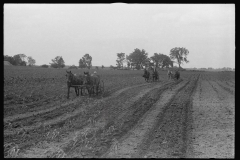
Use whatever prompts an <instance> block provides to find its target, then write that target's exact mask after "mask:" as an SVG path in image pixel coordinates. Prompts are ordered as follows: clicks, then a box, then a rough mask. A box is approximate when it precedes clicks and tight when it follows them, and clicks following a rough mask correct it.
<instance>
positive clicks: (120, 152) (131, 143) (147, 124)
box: [102, 81, 188, 158]
mask: <svg viewBox="0 0 240 160" xmlns="http://www.w3.org/2000/svg"><path fill="white" fill-rule="evenodd" d="M187 83H188V82H187V81H183V82H182V83H179V84H177V85H176V86H173V88H171V89H168V90H167V91H166V92H164V93H162V95H161V97H160V99H159V100H158V101H157V102H156V103H155V104H154V106H153V107H151V109H150V110H149V111H147V112H146V113H145V115H144V116H143V117H142V118H141V119H140V120H139V122H138V124H137V125H136V126H135V127H134V128H132V129H131V130H130V131H128V134H126V135H125V136H124V137H122V138H121V139H120V140H119V141H118V144H117V148H116V149H115V148H114V147H116V146H112V147H111V148H110V149H109V151H108V152H107V154H104V155H103V156H102V157H107V158H110V157H111V158H116V157H118V158H130V157H131V155H133V154H134V153H135V152H137V148H138V146H139V145H140V143H141V142H142V140H143V138H144V136H146V135H147V134H148V132H149V130H150V129H151V128H152V127H153V125H154V123H155V119H156V118H157V115H158V114H159V112H161V111H162V108H163V107H164V105H165V104H166V103H167V102H168V101H169V100H170V99H171V98H172V96H173V95H174V94H175V93H176V92H177V91H178V90H180V89H181V88H182V87H184V86H185V85H186V84H187Z"/></svg>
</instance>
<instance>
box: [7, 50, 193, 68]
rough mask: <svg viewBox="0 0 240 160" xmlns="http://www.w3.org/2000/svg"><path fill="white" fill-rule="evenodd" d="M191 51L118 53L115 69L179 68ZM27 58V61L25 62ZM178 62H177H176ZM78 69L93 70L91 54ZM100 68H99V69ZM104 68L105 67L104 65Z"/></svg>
mask: <svg viewBox="0 0 240 160" xmlns="http://www.w3.org/2000/svg"><path fill="white" fill-rule="evenodd" d="M188 53H189V51H188V50H187V49H186V48H183V47H175V48H173V49H171V50H170V55H169V56H167V55H164V54H162V53H154V55H153V56H151V57H148V53H147V52H146V51H145V50H144V49H142V50H140V49H138V48H136V49H134V51H133V52H132V53H130V54H129V55H125V53H117V60H116V62H117V64H116V66H117V67H113V66H112V67H113V68H119V69H120V68H123V63H127V67H128V68H136V69H142V68H143V67H146V66H156V67H161V68H164V67H167V68H168V67H173V63H177V64H178V65H179V68H180V67H181V64H183V63H184V62H185V63H188V62H189V61H188V60H187V55H188ZM26 58H27V61H26V60H25V59H26ZM174 60H176V61H174ZM4 61H8V62H10V63H11V64H12V65H20V66H26V65H28V66H33V65H35V63H36V61H35V60H34V59H33V58H32V57H31V56H29V57H27V56H26V55H25V54H17V55H14V56H13V57H12V56H8V55H4ZM51 61H52V63H49V64H50V66H51V67H53V68H63V67H65V62H64V60H63V58H62V56H56V57H55V58H54V59H52V60H51ZM78 64H79V65H78V68H88V69H90V68H92V57H91V56H90V54H88V53H86V54H85V55H84V56H83V57H82V58H80V60H79V62H78ZM42 67H49V66H48V65H46V64H44V65H42ZM71 67H74V68H77V67H76V66H74V65H72V66H71ZM97 68H98V67H97ZM102 68H104V66H103V65H102Z"/></svg>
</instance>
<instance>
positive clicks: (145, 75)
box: [143, 68, 150, 82]
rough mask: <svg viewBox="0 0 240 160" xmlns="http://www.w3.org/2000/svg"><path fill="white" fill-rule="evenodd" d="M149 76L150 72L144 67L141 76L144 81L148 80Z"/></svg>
mask: <svg viewBox="0 0 240 160" xmlns="http://www.w3.org/2000/svg"><path fill="white" fill-rule="evenodd" d="M149 76H150V73H149V72H148V71H147V70H146V68H145V69H144V73H143V77H144V78H145V81H146V82H148V80H149Z"/></svg>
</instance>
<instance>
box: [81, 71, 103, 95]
mask: <svg viewBox="0 0 240 160" xmlns="http://www.w3.org/2000/svg"><path fill="white" fill-rule="evenodd" d="M84 75H85V77H86V78H85V79H84V80H85V81H84V82H83V83H84V85H87V90H88V93H89V96H91V95H92V94H94V88H95V87H96V94H97V95H98V91H99V87H100V76H99V75H90V74H89V72H84Z"/></svg>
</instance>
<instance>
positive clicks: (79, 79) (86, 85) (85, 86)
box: [66, 71, 104, 98]
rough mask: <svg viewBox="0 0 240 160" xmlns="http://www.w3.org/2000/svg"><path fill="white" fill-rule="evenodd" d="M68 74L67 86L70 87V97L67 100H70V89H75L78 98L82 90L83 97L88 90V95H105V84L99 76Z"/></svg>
mask: <svg viewBox="0 0 240 160" xmlns="http://www.w3.org/2000/svg"><path fill="white" fill-rule="evenodd" d="M66 72H67V75H66V76H67V86H68V95H67V98H69V92H70V88H71V87H72V88H74V89H75V93H76V95H77V96H79V90H80V89H81V95H82V96H83V91H84V95H86V90H87V92H88V95H89V96H91V95H94V94H96V95H103V93H104V82H103V80H101V79H100V76H99V75H89V73H88V72H84V75H78V76H77V75H74V74H73V73H72V72H71V71H70V72H68V71H66Z"/></svg>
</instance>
